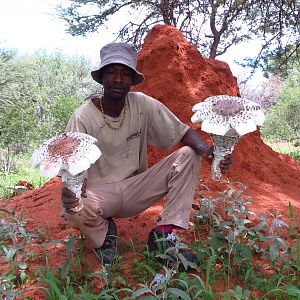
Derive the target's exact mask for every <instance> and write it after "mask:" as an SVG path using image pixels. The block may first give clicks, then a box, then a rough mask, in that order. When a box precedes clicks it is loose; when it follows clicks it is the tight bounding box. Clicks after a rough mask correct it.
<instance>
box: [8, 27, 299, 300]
mask: <svg viewBox="0 0 300 300" xmlns="http://www.w3.org/2000/svg"><path fill="white" fill-rule="evenodd" d="M138 68H139V70H140V71H141V72H143V73H144V74H145V78H146V80H145V82H144V83H142V84H140V85H138V86H137V87H135V88H134V90H137V91H142V92H144V93H146V94H148V95H150V96H153V97H154V98H156V99H158V100H160V101H162V102H163V103H164V104H165V105H166V106H168V107H169V108H170V109H171V110H172V111H173V112H174V113H175V114H176V115H177V116H178V117H179V118H180V119H181V120H182V121H184V122H186V123H187V124H189V125H190V126H191V127H193V128H195V129H197V130H198V129H199V128H200V126H199V125H192V124H191V122H190V117H191V115H192V113H191V108H192V106H193V105H194V104H195V103H197V102H199V101H202V100H204V99H205V98H207V97H208V96H211V95H218V94H229V95H234V96H236V95H239V89H238V86H237V80H236V78H235V77H234V76H233V75H232V73H231V71H230V69H229V67H228V65H227V64H226V63H224V62H221V61H218V60H212V59H206V58H203V57H202V56H201V54H200V53H199V52H198V51H197V49H196V48H195V47H193V46H192V45H190V44H189V43H188V42H187V41H186V40H185V39H184V38H183V36H182V34H181V33H180V31H178V30H177V29H175V28H173V27H169V26H165V25H157V26H155V27H154V28H153V29H152V30H151V31H150V32H149V34H148V35H147V37H146V39H145V42H144V45H143V48H142V50H141V51H140V53H139V57H138ZM199 132H200V131H199ZM201 135H202V136H203V137H204V138H205V139H206V140H209V137H208V135H206V134H203V133H201ZM149 152H150V156H149V164H150V165H152V164H154V163H155V162H157V161H158V160H159V159H161V158H162V157H163V156H165V155H166V154H167V153H163V152H161V151H159V150H157V149H152V148H149ZM233 159H234V164H233V166H232V167H231V169H230V171H229V172H228V173H227V174H226V176H227V177H228V178H229V179H230V181H233V182H235V181H240V182H243V183H244V184H246V185H247V186H248V189H247V190H246V194H247V195H248V196H250V197H251V199H252V200H253V205H251V206H249V208H250V209H251V210H253V211H255V212H256V213H258V214H262V213H265V212H267V211H275V210H279V211H280V212H281V213H282V214H283V215H284V218H285V217H287V212H288V205H289V202H290V203H291V204H292V206H293V208H294V210H295V212H297V213H298V215H299V213H300V180H299V178H300V166H299V164H298V163H297V162H296V161H295V160H294V159H292V158H290V157H289V156H286V155H282V154H279V153H276V152H274V151H272V149H271V148H270V147H269V146H267V145H266V144H265V143H264V142H263V141H262V139H261V137H260V134H259V132H255V133H252V134H248V135H246V136H245V137H243V138H242V139H241V140H240V142H239V143H238V145H237V146H236V149H235V151H234V154H233ZM209 168H210V166H209V165H208V163H206V162H204V163H203V165H202V169H201V172H200V178H201V179H202V180H203V181H204V184H205V185H207V186H208V187H209V188H210V189H211V190H220V191H221V190H224V189H225V188H226V186H225V184H220V183H215V182H213V181H212V180H211V179H210V169H209ZM60 186H61V184H60V181H59V179H57V178H56V179H53V180H51V181H50V182H48V183H47V184H46V185H45V186H43V187H42V188H40V189H36V190H32V191H30V190H28V191H26V192H25V193H24V194H22V195H21V196H18V197H14V198H12V199H11V200H10V201H9V202H7V203H6V204H5V207H6V208H7V207H12V208H13V209H14V210H15V212H16V213H17V214H19V213H20V212H21V211H24V212H25V216H26V217H27V218H29V219H30V220H29V221H28V224H27V229H28V230H29V231H34V230H36V229H37V227H41V228H42V229H45V228H47V232H48V234H47V237H45V240H57V239H67V234H68V233H72V234H75V235H76V234H77V233H78V232H77V231H76V230H74V229H69V228H66V226H65V224H64V222H63V220H62V219H61V218H60ZM161 208H162V201H161V202H160V203H158V204H157V205H156V206H154V207H152V208H150V209H148V210H147V211H145V212H144V213H142V214H140V215H138V216H136V217H134V218H128V219H117V220H116V222H117V224H118V230H119V236H120V239H121V241H122V240H123V241H124V240H125V241H129V239H130V238H132V239H133V240H137V241H141V242H144V243H146V239H147V234H148V232H149V230H151V229H152V228H153V226H155V220H156V218H157V215H158V214H159V212H160V210H161ZM60 248H62V247H61V246H60V245H59V244H58V245H55V246H52V247H49V248H48V252H49V254H51V255H50V256H49V265H50V266H58V265H61V264H62V263H63V262H64V261H65V259H66V254H65V249H64V247H63V248H62V249H60ZM126 256H130V255H128V253H127V255H126V253H125V257H126ZM85 260H86V262H87V264H88V265H89V266H92V267H91V269H92V270H94V271H95V270H96V269H98V268H100V267H99V264H98V262H97V260H96V258H95V255H94V253H93V252H92V250H91V248H90V246H89V243H88V242H87V241H86V242H85ZM36 265H45V261H41V260H40V259H38V258H37V259H35V260H33V261H32V262H30V268H31V269H32V270H34V269H35V267H36ZM24 295H25V296H26V295H31V296H33V299H43V296H41V292H39V291H38V290H37V288H36V285H33V286H32V285H28V286H27V287H26V288H25V291H24Z"/></svg>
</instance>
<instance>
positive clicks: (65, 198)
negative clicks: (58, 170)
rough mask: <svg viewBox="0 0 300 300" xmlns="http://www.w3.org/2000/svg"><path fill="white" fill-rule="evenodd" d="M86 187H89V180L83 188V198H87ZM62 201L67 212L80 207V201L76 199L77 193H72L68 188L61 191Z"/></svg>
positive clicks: (85, 181) (84, 183)
mask: <svg viewBox="0 0 300 300" xmlns="http://www.w3.org/2000/svg"><path fill="white" fill-rule="evenodd" d="M86 187H87V180H86V179H85V180H84V182H83V184H82V188H81V197H83V198H86ZM61 201H62V204H63V207H64V208H66V209H67V210H68V209H70V208H74V207H76V206H78V204H79V203H78V202H79V199H78V198H76V195H75V193H73V192H72V191H70V190H69V189H68V188H67V187H65V186H64V187H63V188H62V190H61Z"/></svg>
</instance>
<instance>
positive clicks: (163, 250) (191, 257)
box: [147, 229, 198, 271]
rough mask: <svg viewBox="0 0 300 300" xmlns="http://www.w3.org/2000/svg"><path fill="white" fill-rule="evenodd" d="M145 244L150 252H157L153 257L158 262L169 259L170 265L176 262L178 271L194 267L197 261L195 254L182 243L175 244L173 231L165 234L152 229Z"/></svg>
mask: <svg viewBox="0 0 300 300" xmlns="http://www.w3.org/2000/svg"><path fill="white" fill-rule="evenodd" d="M147 245H148V250H149V251H150V252H155V253H156V254H158V255H157V256H156V257H155V258H156V260H157V261H158V262H159V263H164V262H166V261H169V262H170V263H171V265H174V264H176V263H177V264H178V268H179V270H180V271H184V270H188V269H189V268H190V267H192V268H196V265H195V263H196V262H197V261H198V260H197V256H196V254H194V253H193V252H192V251H191V250H190V249H185V247H184V245H183V244H181V245H180V244H178V245H177V244H176V236H175V235H174V234H173V233H168V234H165V233H163V232H155V229H152V230H151V231H150V233H149V236H148V243H147ZM183 247H184V248H183ZM160 254H164V255H160Z"/></svg>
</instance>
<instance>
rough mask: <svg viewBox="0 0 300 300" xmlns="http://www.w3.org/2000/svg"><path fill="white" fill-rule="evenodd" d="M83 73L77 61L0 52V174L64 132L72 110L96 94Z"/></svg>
mask: <svg viewBox="0 0 300 300" xmlns="http://www.w3.org/2000/svg"><path fill="white" fill-rule="evenodd" d="M89 69H90V64H89V62H88V61H86V60H84V59H83V58H68V57H65V56H63V55H62V54H60V53H54V54H51V55H48V54H46V53H45V52H42V51H40V52H36V53H35V54H34V55H28V56H18V55H17V54H15V53H14V54H12V52H11V51H10V50H5V49H2V50H1V51H0V89H1V92H2V93H1V96H2V95H3V98H1V102H2V103H3V105H2V106H1V109H0V136H1V139H0V156H1V158H2V159H1V163H0V170H1V171H3V172H4V173H8V172H9V171H10V169H11V167H12V162H13V157H14V155H15V154H16V153H19V152H22V151H26V150H28V149H30V147H31V146H32V144H38V143H41V142H42V141H44V140H46V139H48V138H50V137H52V136H53V135H55V134H58V133H60V132H62V131H63V130H64V128H65V126H66V124H67V122H68V120H69V118H70V116H71V114H72V112H73V111H74V109H75V108H76V107H78V106H79V105H80V104H82V103H83V101H84V100H85V99H86V98H87V97H88V95H90V94H93V93H95V92H96V90H97V89H96V85H95V84H93V82H92V79H91V78H90V74H89ZM8 120H9V122H8Z"/></svg>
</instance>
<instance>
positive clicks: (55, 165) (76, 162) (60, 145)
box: [31, 132, 101, 178]
mask: <svg viewBox="0 0 300 300" xmlns="http://www.w3.org/2000/svg"><path fill="white" fill-rule="evenodd" d="M96 142H97V139H95V138H94V137H92V136H90V135H88V134H85V133H81V132H65V133H62V134H60V135H58V136H55V137H53V138H51V139H49V140H48V141H46V142H44V143H43V144H42V145H40V146H39V147H38V148H37V149H36V150H35V151H34V152H33V154H32V157H31V164H32V166H33V167H34V168H36V167H38V166H40V174H41V175H42V176H45V177H50V178H52V177H55V176H57V175H59V174H60V172H63V171H67V172H69V173H70V174H71V175H73V176H75V175H77V174H79V173H81V172H83V171H85V170H87V169H88V168H89V167H90V166H91V164H93V163H94V162H95V161H96V160H97V159H98V158H99V157H100V155H101V151H100V149H99V148H98V147H97V146H96V145H95V143H96Z"/></svg>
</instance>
